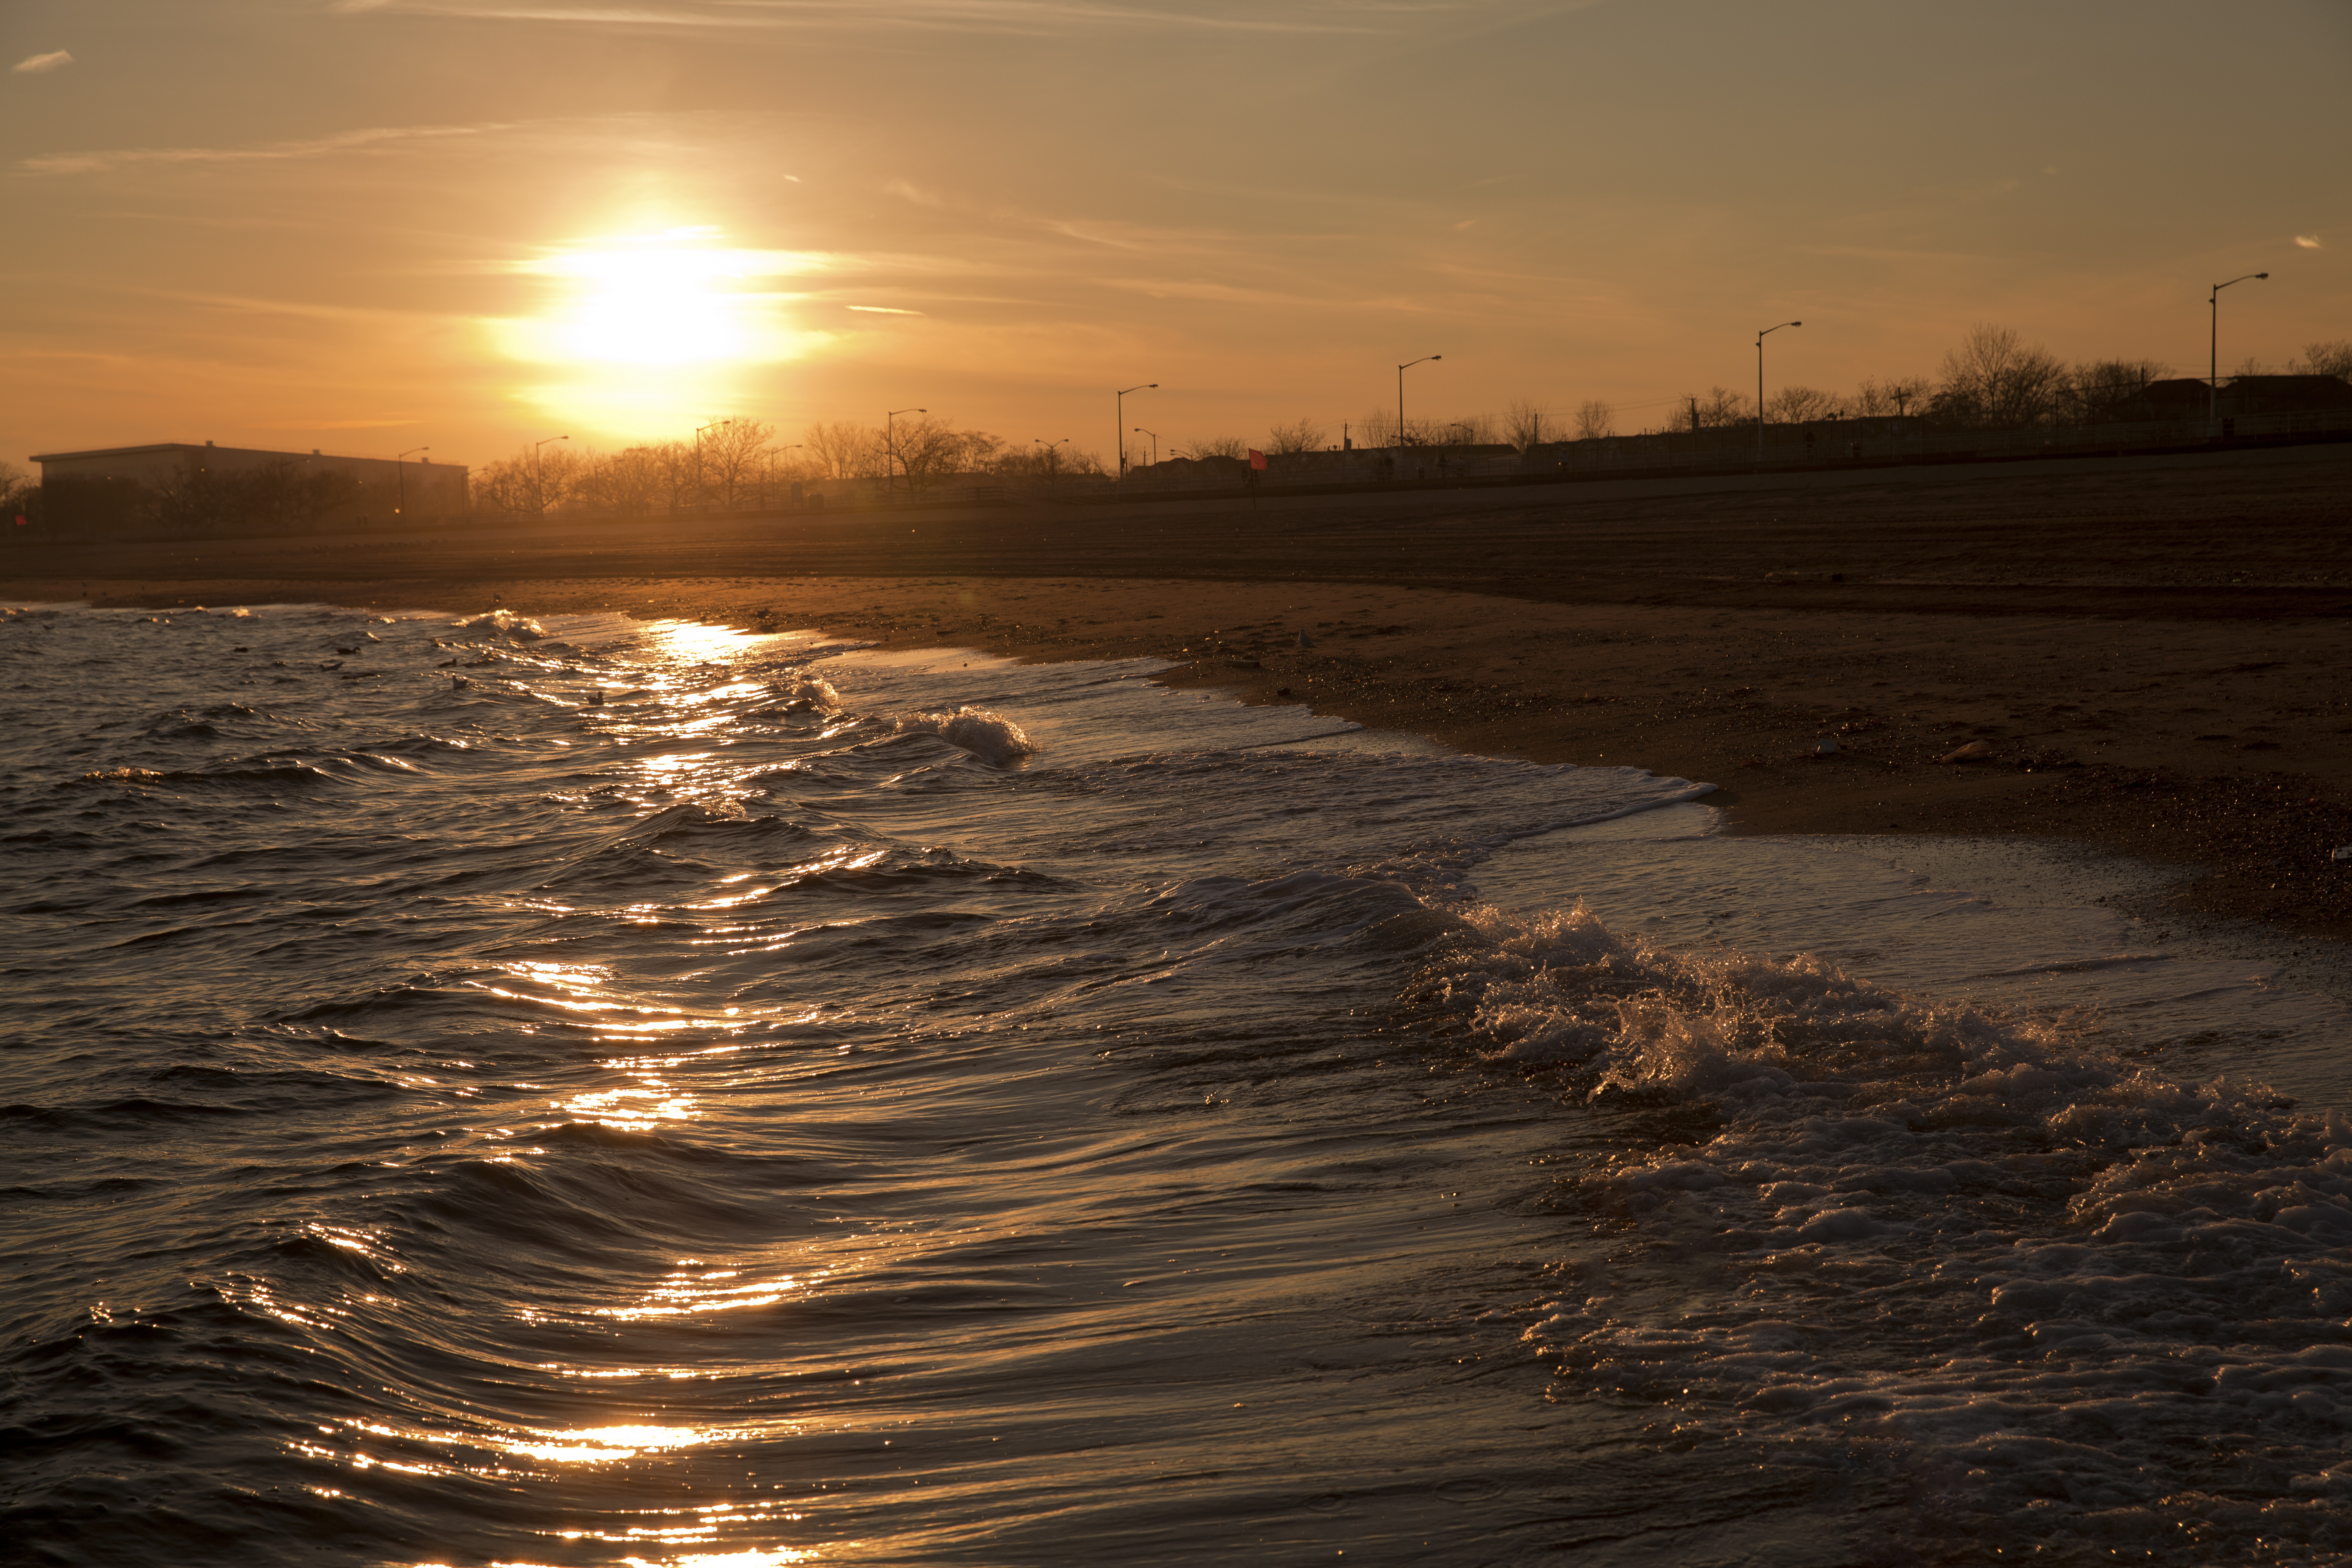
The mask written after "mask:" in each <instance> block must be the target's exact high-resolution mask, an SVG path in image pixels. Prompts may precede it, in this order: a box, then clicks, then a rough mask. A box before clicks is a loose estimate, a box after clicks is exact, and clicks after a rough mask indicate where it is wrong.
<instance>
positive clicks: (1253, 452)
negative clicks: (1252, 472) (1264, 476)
mask: <svg viewBox="0 0 2352 1568" xmlns="http://www.w3.org/2000/svg"><path fill="white" fill-rule="evenodd" d="M1249 455H1250V467H1251V468H1255V469H1257V470H1258V471H1259V472H1260V473H1264V472H1265V453H1264V452H1261V451H1259V450H1258V449H1257V448H1256V447H1251V448H1250V449H1249Z"/></svg>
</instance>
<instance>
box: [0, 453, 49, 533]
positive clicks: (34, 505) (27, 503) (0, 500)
mask: <svg viewBox="0 0 2352 1568" xmlns="http://www.w3.org/2000/svg"><path fill="white" fill-rule="evenodd" d="M20 517H21V518H23V519H25V520H26V521H27V522H38V521H40V519H41V481H40V480H38V479H35V478H34V477H33V476H32V475H30V474H28V473H26V471H25V470H24V469H22V468H18V467H17V466H16V464H14V463H0V529H5V530H7V531H10V532H11V533H13V532H14V531H15V529H16V520H17V519H18V518H20Z"/></svg>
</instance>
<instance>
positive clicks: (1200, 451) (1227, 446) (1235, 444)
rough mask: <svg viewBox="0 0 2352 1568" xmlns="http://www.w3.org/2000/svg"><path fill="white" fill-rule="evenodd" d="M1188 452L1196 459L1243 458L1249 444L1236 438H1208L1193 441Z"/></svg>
mask: <svg viewBox="0 0 2352 1568" xmlns="http://www.w3.org/2000/svg"><path fill="white" fill-rule="evenodd" d="M1190 450H1191V452H1192V456H1194V457H1196V458H1245V457H1247V456H1248V455H1249V443H1248V442H1247V441H1244V440H1243V439H1242V438H1241V437H1238V436H1210V437H1202V438H1199V439H1195V440H1194V441H1193V442H1192V447H1191V448H1190Z"/></svg>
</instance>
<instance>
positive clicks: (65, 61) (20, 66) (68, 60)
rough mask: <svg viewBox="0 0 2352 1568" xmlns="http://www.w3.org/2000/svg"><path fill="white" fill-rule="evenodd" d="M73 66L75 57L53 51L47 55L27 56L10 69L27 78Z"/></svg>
mask: <svg viewBox="0 0 2352 1568" xmlns="http://www.w3.org/2000/svg"><path fill="white" fill-rule="evenodd" d="M71 64H73V56H71V55H69V54H68V53H66V51H65V50H63V49H51V50H50V51H49V52H48V53H47V54H46V55H27V56H26V57H25V58H23V59H21V60H18V61H17V62H16V64H15V65H13V66H11V67H9V69H10V70H13V71H17V72H20V73H21V74H23V75H25V76H40V75H43V74H45V73H46V72H48V71H53V70H61V69H63V68H65V67H67V66H69V65H71Z"/></svg>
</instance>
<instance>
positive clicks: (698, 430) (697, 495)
mask: <svg viewBox="0 0 2352 1568" xmlns="http://www.w3.org/2000/svg"><path fill="white" fill-rule="evenodd" d="M734 423H735V421H734V420H732V419H724V418H721V419H713V420H712V421H711V422H710V423H709V424H708V425H698V426H695V427H694V505H695V509H696V510H701V508H702V507H703V505H704V504H705V503H706V501H707V500H708V499H709V486H707V485H705V484H704V483H703V482H702V433H703V432H704V431H705V430H716V429H718V428H719V426H721V425H732V424H734Z"/></svg>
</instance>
